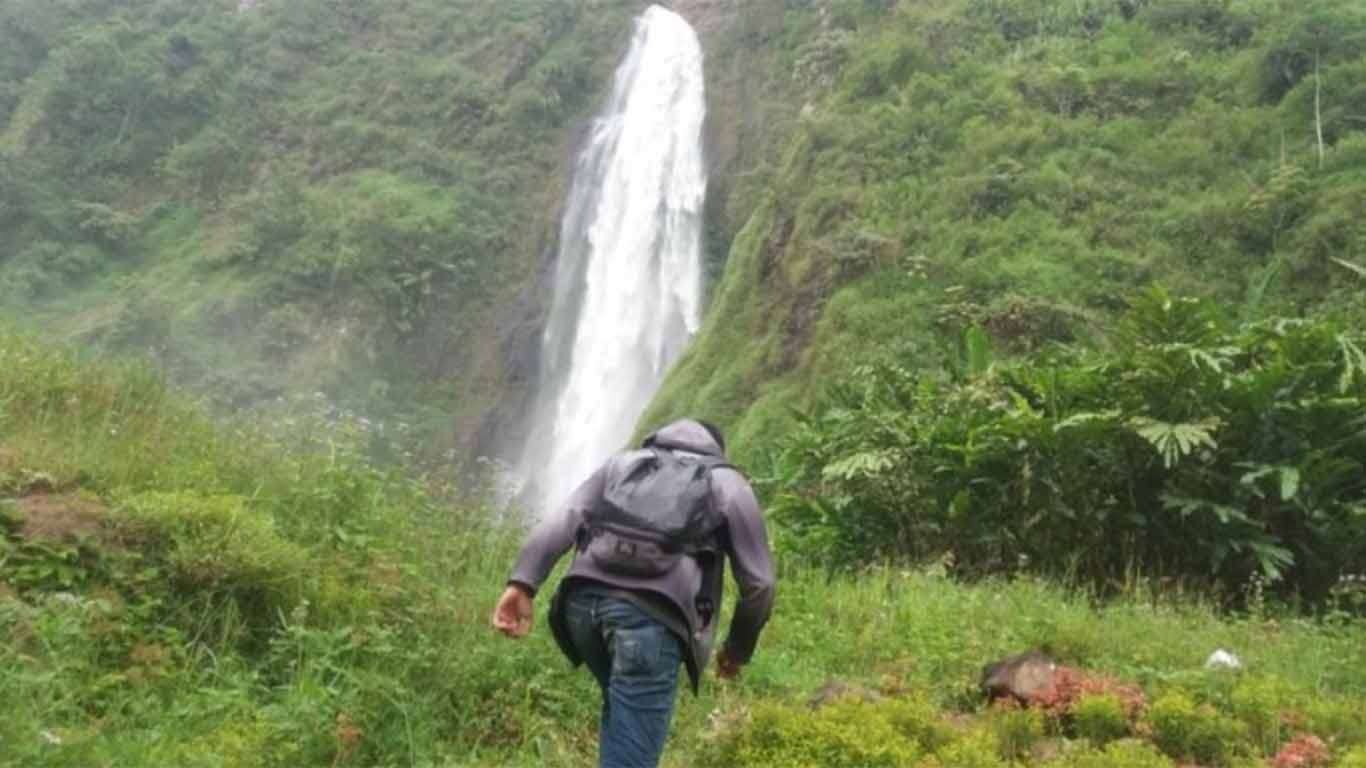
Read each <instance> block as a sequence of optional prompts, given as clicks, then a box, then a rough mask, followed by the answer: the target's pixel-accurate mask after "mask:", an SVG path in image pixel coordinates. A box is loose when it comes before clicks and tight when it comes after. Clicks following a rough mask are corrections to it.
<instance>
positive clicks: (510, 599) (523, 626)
mask: <svg viewBox="0 0 1366 768" xmlns="http://www.w3.org/2000/svg"><path fill="white" fill-rule="evenodd" d="M533 615H534V613H533V611H532V607H531V595H529V594H527V592H526V590H525V589H523V588H522V587H519V586H517V585H515V584H509V585H508V588H507V589H505V590H503V596H502V597H500V598H499V599H498V606H497V607H496V608H494V609H493V628H494V629H496V630H498V631H499V632H502V633H503V634H505V635H507V636H508V637H514V638H516V637H526V636H527V633H529V632H530V631H531V618H532V616H533Z"/></svg>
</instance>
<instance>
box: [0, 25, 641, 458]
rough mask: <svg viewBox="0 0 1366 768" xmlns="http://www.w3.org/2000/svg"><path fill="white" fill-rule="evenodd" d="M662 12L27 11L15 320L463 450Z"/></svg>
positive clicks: (15, 57) (211, 386)
mask: <svg viewBox="0 0 1366 768" xmlns="http://www.w3.org/2000/svg"><path fill="white" fill-rule="evenodd" d="M642 5H643V4H642V3H640V2H631V1H628V0H620V1H617V2H546V1H545V0H500V1H499V2H497V3H489V2H477V1H475V0H458V1H457V2H432V1H430V0H406V1H404V2H397V3H395V2H388V1H387V0H386V1H385V2H379V1H378V0H358V1H356V2H339V1H338V0H276V1H271V0H267V1H266V2H261V3H254V4H245V3H243V4H239V3H238V2H237V0H192V1H191V2H183V1H182V0H174V1H170V0H134V1H133V2H117V3H116V2H108V1H107V0H67V1H65V2H59V3H52V2H47V0H42V1H41V2H39V1H38V0H16V1H15V2H7V3H5V4H4V7H3V8H2V9H0V304H2V305H3V306H4V308H5V309H6V310H7V314H10V315H12V316H18V317H20V318H23V319H25V320H28V321H31V322H33V323H34V324H35V325H39V326H41V327H42V328H43V329H44V330H45V331H47V332H49V333H56V334H59V335H62V336H69V337H75V338H78V339H81V340H84V341H88V342H95V343H97V344H100V345H102V346H105V347H109V348H115V349H123V350H129V349H132V350H142V351H148V352H150V353H151V355H152V356H153V357H154V358H155V359H157V360H158V362H160V363H162V364H163V365H164V366H165V367H166V368H168V369H169V370H170V371H171V372H172V373H173V374H174V375H175V378H176V379H177V380H178V381H180V382H182V383H187V384H190V385H191V386H193V387H195V388H196V389H199V390H200V391H203V392H205V393H207V394H209V395H210V396H211V397H213V398H214V399H216V400H218V401H220V402H222V403H224V404H226V405H230V406H242V405H249V404H259V403H261V402H263V401H266V400H272V399H274V398H276V397H280V396H289V395H292V394H297V393H300V392H302V393H306V394H308V395H310V396H311V395H312V393H313V392H315V391H319V392H322V393H324V395H325V396H326V397H327V398H328V399H329V401H333V402H336V403H338V404H340V405H344V406H346V407H349V408H359V409H362V410H364V411H366V412H368V413H370V414H371V415H376V414H378V415H380V416H387V417H390V418H392V419H394V420H395V421H403V422H408V423H410V424H411V423H412V422H419V426H418V428H419V429H426V430H429V431H430V432H432V433H433V434H432V435H430V436H429V437H428V438H427V440H428V441H429V442H433V441H435V442H441V443H449V441H450V439H451V435H452V434H453V430H452V428H451V423H450V422H451V420H452V419H454V420H455V421H456V422H457V423H459V424H464V425H465V426H466V427H468V426H469V424H470V423H472V420H473V419H475V418H477V416H478V415H479V414H481V413H482V410H483V408H485V407H487V405H488V404H489V402H490V401H491V400H492V399H493V397H494V394H495V393H496V392H497V390H498V389H499V388H500V387H501V385H502V383H503V382H504V381H505V380H507V379H509V378H515V376H516V373H515V371H514V372H508V371H506V370H505V366H504V362H505V361H504V359H503V357H502V356H501V354H500V350H499V347H498V344H499V341H500V338H501V337H502V336H503V335H504V334H505V328H503V327H502V326H505V325H507V324H508V323H511V322H515V321H516V320H517V319H518V316H517V315H516V313H511V312H508V311H506V308H507V307H509V306H515V305H516V304H517V303H518V296H519V294H521V293H522V292H523V290H524V287H525V286H526V285H527V284H528V283H534V281H535V279H536V274H537V270H538V269H539V268H540V263H541V259H540V257H541V254H542V252H543V251H544V250H545V248H546V245H547V242H548V241H549V240H550V239H552V238H553V232H554V222H555V218H556V217H555V213H556V211H557V209H558V207H559V205H560V200H561V198H562V196H563V195H562V192H563V186H564V181H563V179H564V176H565V170H566V168H567V165H568V162H569V158H570V156H571V152H570V149H571V147H572V146H573V143H574V132H575V130H577V126H579V125H580V124H581V123H582V121H583V120H584V119H585V117H586V116H587V115H588V114H589V113H590V112H591V110H592V109H593V108H594V107H596V105H597V103H598V100H599V94H600V93H601V92H602V90H603V88H604V86H605V83H606V81H607V78H608V76H609V75H610V73H611V69H612V67H613V65H614V64H615V59H616V58H617V56H618V55H619V51H620V50H621V49H622V45H623V44H624V42H625V40H626V36H627V35H628V34H629V32H630V19H631V17H632V15H633V14H634V13H636V12H637V11H638V10H639V8H640V7H642ZM533 295H534V293H533ZM514 362H515V361H514ZM391 426H392V425H391ZM454 431H461V430H454ZM464 431H468V430H464Z"/></svg>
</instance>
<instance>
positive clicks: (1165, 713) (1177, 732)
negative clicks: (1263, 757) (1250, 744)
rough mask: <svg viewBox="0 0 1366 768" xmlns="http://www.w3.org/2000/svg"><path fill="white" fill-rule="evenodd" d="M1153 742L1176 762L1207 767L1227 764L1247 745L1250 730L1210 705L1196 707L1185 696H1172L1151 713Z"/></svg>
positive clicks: (1159, 702) (1163, 700)
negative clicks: (1199, 764)
mask: <svg viewBox="0 0 1366 768" xmlns="http://www.w3.org/2000/svg"><path fill="white" fill-rule="evenodd" d="M1148 724H1149V725H1150V726H1151V727H1152V731H1153V742H1154V743H1155V744H1157V746H1158V747H1159V748H1160V749H1161V750H1162V751H1163V752H1165V753H1167V754H1168V755H1170V756H1171V757H1173V758H1176V759H1193V760H1196V761H1198V762H1200V763H1202V764H1204V765H1228V763H1229V760H1230V758H1232V757H1233V756H1234V754H1235V753H1237V752H1240V751H1242V750H1244V749H1245V748H1246V746H1247V743H1246V742H1247V727H1246V726H1244V725H1243V724H1242V723H1240V722H1238V721H1237V720H1234V719H1232V718H1230V717H1227V716H1225V715H1221V714H1220V713H1219V712H1217V711H1216V710H1215V709H1214V708H1213V707H1211V706H1209V705H1207V704H1206V705H1196V704H1195V702H1193V701H1191V700H1190V699H1189V698H1188V697H1187V696H1186V695H1185V694H1182V693H1169V694H1167V695H1165V696H1163V697H1161V698H1159V699H1158V700H1157V701H1155V702H1153V705H1152V707H1151V708H1149V710H1148Z"/></svg>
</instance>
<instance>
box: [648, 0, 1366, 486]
mask: <svg viewBox="0 0 1366 768" xmlns="http://www.w3.org/2000/svg"><path fill="white" fill-rule="evenodd" d="M775 5H776V4H773V3H756V4H755V6H756V9H757V10H756V13H764V12H767V13H773V12H774V10H775V9H774V6H775ZM786 6H787V8H786V11H785V13H784V14H783V15H782V19H783V20H784V25H782V26H781V27H778V28H776V29H774V28H772V26H769V27H767V28H765V29H764V30H761V31H760V32H759V33H756V35H757V36H756V38H755V39H756V43H755V44H758V45H764V46H768V47H770V48H772V49H773V50H775V51H777V52H778V53H777V55H778V56H779V58H780V59H781V61H782V63H783V64H784V65H785V66H786V68H787V72H788V77H789V81H790V82H792V83H795V84H797V85H796V86H795V89H796V92H797V94H798V96H797V100H798V102H799V103H803V104H804V106H803V108H802V109H801V112H800V115H798V116H797V117H796V118H795V123H794V124H792V125H791V126H790V127H788V128H785V129H783V130H780V131H777V132H776V133H775V134H774V135H775V138H776V137H783V136H786V137H787V138H785V139H784V140H782V141H775V142H773V143H774V146H772V147H771V148H770V151H769V153H768V154H767V155H766V156H765V157H763V158H761V159H759V160H756V161H755V162H756V168H755V170H754V171H753V173H752V174H750V175H749V176H748V177H747V183H748V184H751V185H752V186H751V187H749V188H747V191H746V193H745V195H744V197H745V198H746V200H747V202H748V203H749V205H750V206H751V208H750V209H749V210H750V211H752V215H750V216H749V218H748V219H747V223H745V224H744V226H743V228H742V229H741V231H740V232H739V233H738V236H737V237H736V238H735V240H734V243H733V247H732V249H731V251H730V258H729V261H728V264H727V266H726V271H725V274H724V277H723V279H722V280H721V282H720V283H719V285H718V286H717V288H716V291H715V298H714V301H713V303H712V307H711V310H710V315H709V318H708V321H707V324H706V326H705V327H704V330H703V332H702V334H701V336H700V337H699V339H698V341H697V343H696V344H695V345H694V347H693V349H692V350H691V351H690V353H689V354H688V356H687V358H686V359H685V360H684V362H683V363H682V365H680V366H679V368H678V369H677V370H676V371H675V373H674V375H673V376H672V378H671V379H670V380H669V382H668V383H667V384H666V386H665V389H664V391H663V392H662V393H661V395H660V397H659V398H658V399H657V401H656V403H655V406H654V407H653V409H652V411H651V412H650V414H649V415H648V416H647V418H646V421H648V422H650V423H657V422H659V421H663V420H665V419H666V418H667V417H668V416H670V415H673V414H679V413H698V414H703V415H706V416H709V417H712V418H714V419H715V420H717V421H718V422H719V423H721V424H723V425H725V426H728V427H730V428H731V429H732V432H733V433H734V438H735V444H736V446H737V447H738V448H739V450H740V452H741V454H742V457H743V458H745V459H746V460H748V461H749V463H751V464H755V463H761V462H762V460H763V459H764V456H765V454H766V453H767V452H769V451H770V450H771V448H772V444H773V441H774V438H775V436H776V435H780V434H782V433H784V432H786V431H787V430H789V429H791V427H792V424H793V421H792V418H791V415H790V413H789V410H788V406H790V405H792V404H794V403H795V404H799V405H801V404H809V403H810V402H812V400H813V398H815V397H816V396H817V394H818V393H819V392H821V391H822V390H823V389H824V388H825V387H826V386H827V385H828V384H829V383H831V381H832V380H834V379H836V378H839V377H841V375H842V374H845V373H847V372H848V371H849V370H851V369H853V368H855V367H858V366H862V365H881V364H888V365H897V366H902V367H906V368H910V369H920V370H938V369H940V368H941V367H942V366H943V364H944V362H945V359H946V358H948V357H951V351H952V348H953V344H952V343H945V340H946V339H948V340H951V339H957V338H958V337H959V336H961V334H962V333H963V332H964V331H966V330H967V329H969V328H971V327H974V326H977V327H980V328H982V329H984V330H985V331H986V332H987V334H988V335H989V336H990V338H991V340H992V341H993V343H994V346H996V347H997V348H998V349H999V350H1001V351H1002V352H1004V353H1011V354H1014V353H1028V352H1030V351H1032V350H1035V349H1038V348H1040V347H1042V346H1045V345H1046V344H1048V343H1050V342H1056V341H1076V342H1079V343H1088V344H1089V343H1094V342H1097V341H1100V340H1103V338H1104V337H1105V336H1106V334H1107V333H1108V332H1109V330H1110V327H1111V324H1112V322H1113V318H1114V316H1115V314H1116V313H1117V312H1120V311H1123V310H1124V309H1125V308H1126V307H1127V306H1129V305H1130V304H1131V303H1132V302H1133V300H1134V298H1135V297H1136V296H1137V295H1139V294H1141V292H1142V290H1143V289H1144V288H1145V287H1146V286H1147V285H1148V284H1150V283H1152V282H1154V281H1158V282H1162V283H1164V284H1165V285H1167V286H1168V287H1169V288H1170V289H1171V290H1172V291H1173V292H1174V293H1177V294H1179V295H1187V296H1200V297H1207V298H1210V299H1213V300H1215V301H1218V302H1219V303H1221V304H1223V305H1225V306H1227V307H1229V308H1230V314H1232V315H1234V316H1237V317H1239V318H1241V319H1248V320H1256V319H1260V318H1261V317H1263V316H1265V315H1267V314H1271V313H1276V314H1283V315H1287V316H1299V315H1301V314H1302V313H1304V312H1306V311H1309V310H1312V309H1313V308H1315V307H1323V306H1328V307H1334V308H1337V309H1340V310H1342V311H1344V312H1347V313H1349V314H1350V315H1351V316H1352V317H1354V318H1355V320H1354V321H1355V322H1360V320H1361V317H1362V311H1361V308H1362V296H1363V293H1362V291H1361V283H1360V268H1361V267H1362V266H1363V264H1366V258H1363V256H1362V254H1363V252H1364V251H1366V224H1363V222H1366V217H1363V215H1362V212H1363V211H1366V170H1363V169H1366V155H1364V154H1363V147H1366V122H1363V120H1362V118H1361V116H1362V115H1363V114H1366V87H1363V85H1362V84H1363V83H1366V69H1364V68H1366V58H1363V51H1366V44H1363V41H1366V37H1363V36H1364V35H1366V12H1363V10H1362V8H1361V5H1360V4H1359V3H1355V2H1351V1H1350V0H1316V1H1315V2H1312V3H1298V2H1297V3H1289V2H1280V0H1230V1H1229V2H1223V1H1222V0H1181V1H1179V2H1178V1H1177V0H1083V1H1082V2H1070V1H1068V2H1063V1H1061V0H1058V1H1056V2H1055V1H1052V0H949V1H948V2H942V1H938V0H937V1H935V2H929V1H928V0H926V1H924V2H921V1H919V0H902V2H896V3H891V2H853V1H851V2H828V3H824V2H816V3H795V2H792V3H787V4H786ZM812 8H819V9H820V10H821V11H822V12H821V13H817V14H811V13H809V11H810V10H811V9H812ZM778 10H779V11H781V9H778ZM1354 267H1355V269H1354Z"/></svg>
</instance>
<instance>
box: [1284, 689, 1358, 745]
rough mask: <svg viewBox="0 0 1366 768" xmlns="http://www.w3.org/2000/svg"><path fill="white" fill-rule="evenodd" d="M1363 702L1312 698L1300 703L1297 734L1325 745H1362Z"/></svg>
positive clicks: (1356, 699) (1355, 699)
mask: <svg viewBox="0 0 1366 768" xmlns="http://www.w3.org/2000/svg"><path fill="white" fill-rule="evenodd" d="M1362 712H1366V698H1362V697H1359V696H1358V697H1356V698H1354V699H1335V698H1320V697H1314V698H1312V699H1310V700H1308V701H1304V702H1300V704H1299V706H1298V712H1297V713H1296V714H1298V715H1299V716H1300V717H1302V721H1301V722H1299V723H1298V724H1297V726H1298V728H1297V729H1298V730H1304V731H1307V732H1309V733H1312V734H1314V735H1316V736H1318V737H1319V738H1322V739H1324V740H1325V741H1331V742H1336V743H1338V744H1352V745H1366V718H1363V717H1362V716H1361V713H1362Z"/></svg>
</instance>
